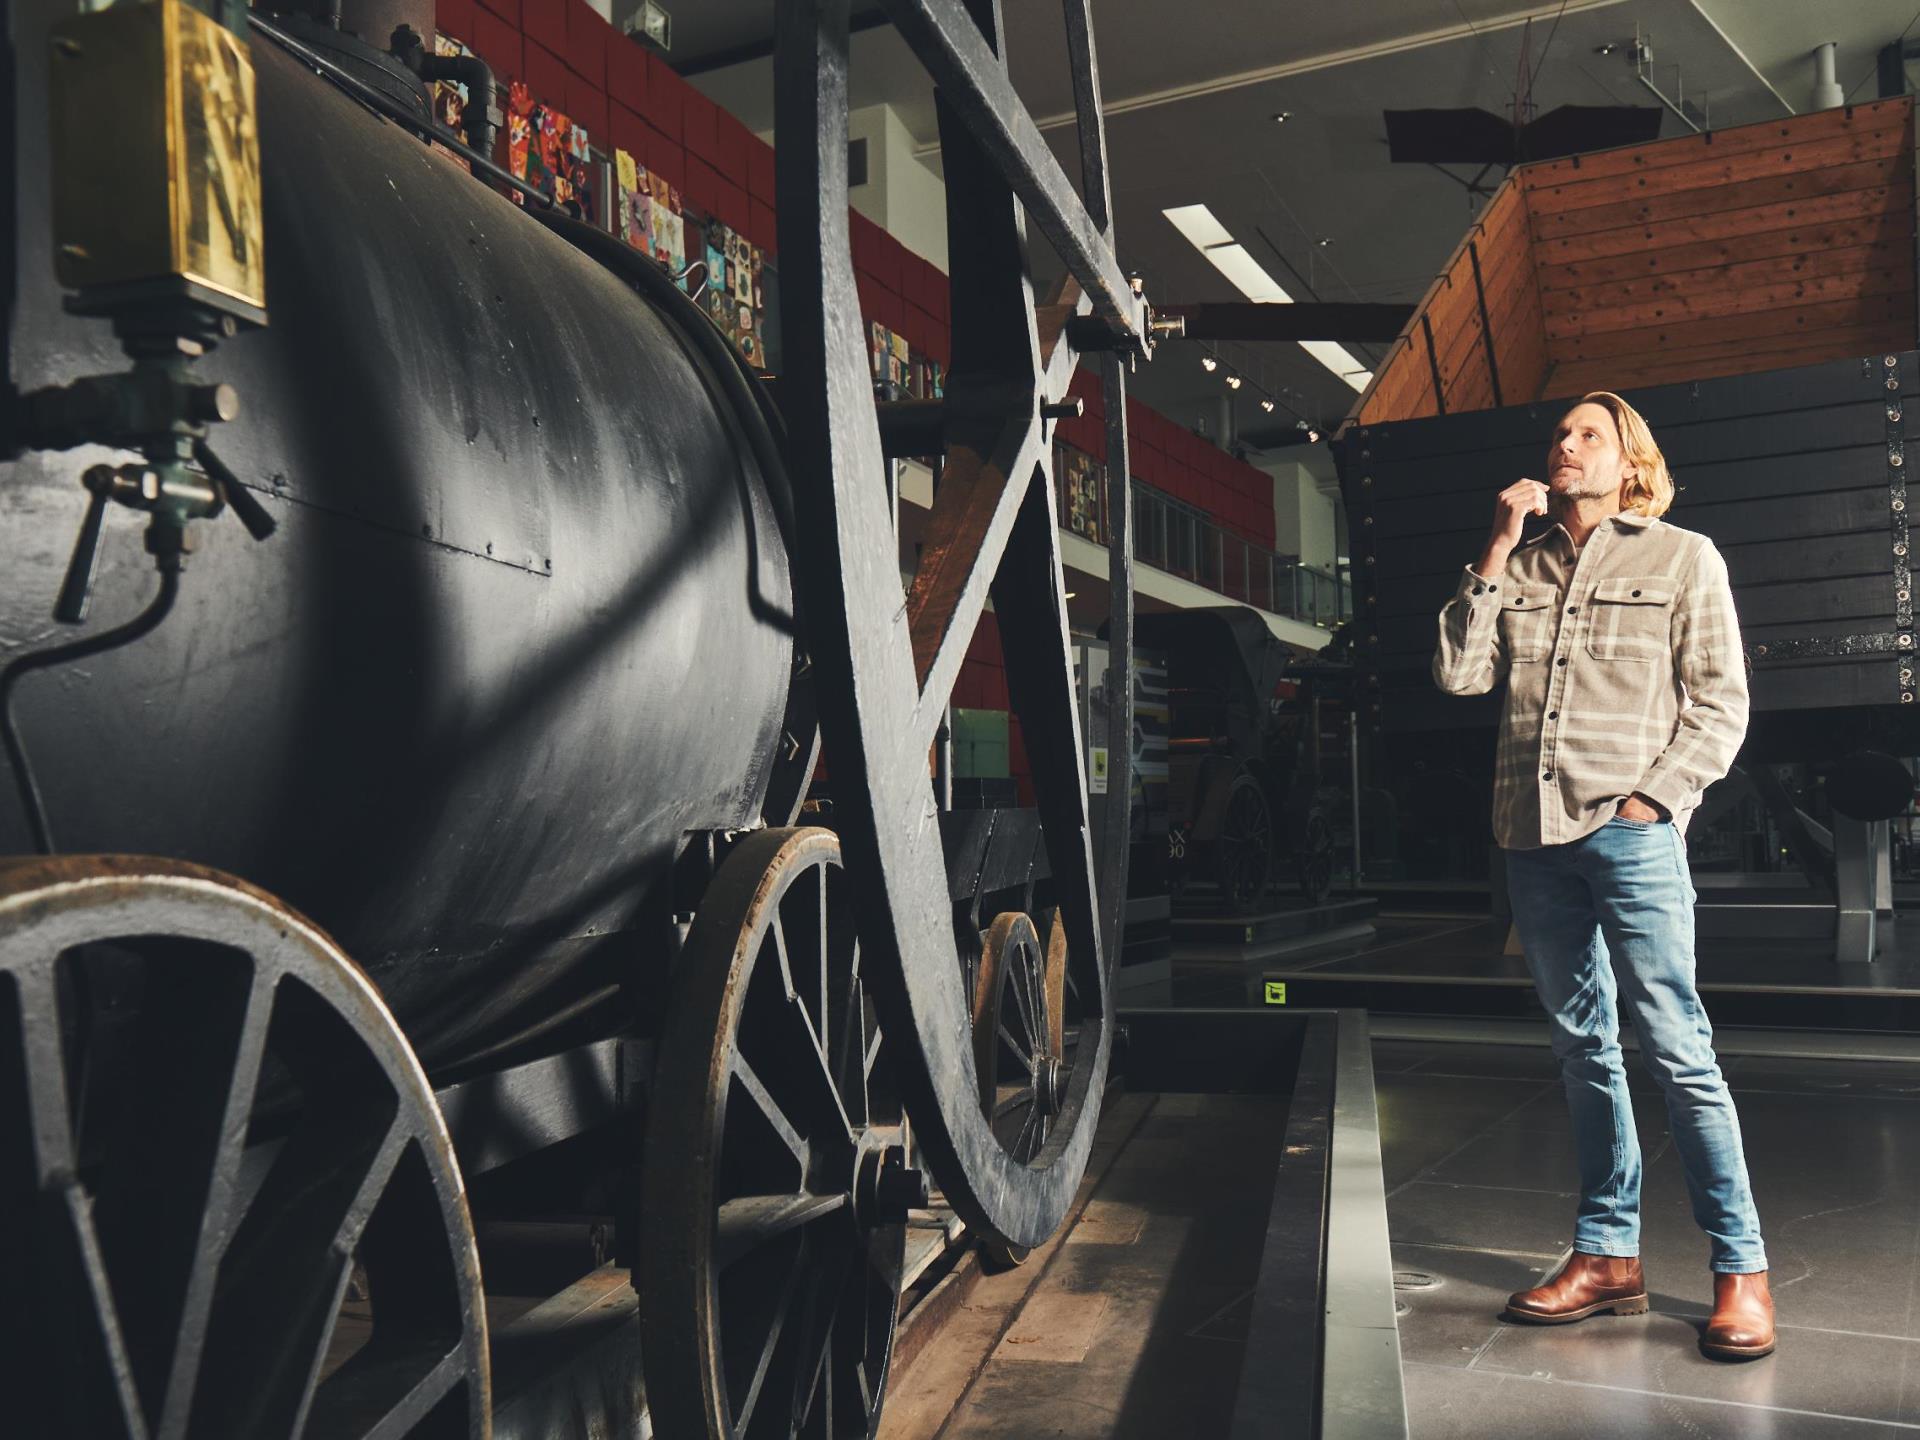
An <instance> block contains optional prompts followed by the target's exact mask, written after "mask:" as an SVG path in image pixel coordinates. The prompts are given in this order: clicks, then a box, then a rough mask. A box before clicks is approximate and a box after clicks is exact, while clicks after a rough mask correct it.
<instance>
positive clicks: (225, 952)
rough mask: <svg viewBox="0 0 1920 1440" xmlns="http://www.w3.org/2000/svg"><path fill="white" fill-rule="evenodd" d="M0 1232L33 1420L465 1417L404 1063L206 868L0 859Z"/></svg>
mask: <svg viewBox="0 0 1920 1440" xmlns="http://www.w3.org/2000/svg"><path fill="white" fill-rule="evenodd" d="M0 1246H5V1247H7V1250H6V1253H5V1255H4V1261H3V1262H0V1263H4V1265H5V1274H6V1276H7V1283H8V1285H9V1287H10V1292H11V1293H12V1294H13V1295H14V1297H15V1298H14V1300H13V1302H12V1303H10V1304H9V1305H8V1306H7V1307H6V1312H5V1318H4V1320H0V1387H3V1388H4V1391H5V1393H6V1394H7V1395H8V1397H9V1400H8V1404H9V1406H10V1408H13V1409H15V1410H16V1411H18V1412H19V1413H23V1414H29V1415H32V1414H38V1415H40V1416H42V1417H43V1418H44V1423H45V1427H46V1428H45V1429H43V1430H36V1431H35V1433H36V1434H47V1435H60V1436H82V1435H85V1436H89V1437H92V1436H124V1437H129V1440H131V1437H145V1436H154V1437H161V1436H165V1437H176V1436H177V1437H188V1440H191V1437H209V1440H211V1437H216V1436H217V1437H229V1436H242V1435H244V1436H247V1437H249V1440H265V1437H274V1436H289V1437H291V1436H309V1437H336V1436H338V1437H348V1436H351V1437H366V1436H375V1435H378V1436H381V1437H386V1436H401V1435H406V1436H417V1437H455V1436H465V1437H469V1440H472V1437H485V1436H486V1435H487V1434H488V1433H489V1429H490V1418H489V1399H490V1397H489V1392H488V1383H489V1382H488V1368H487V1335H486V1320H485V1312H484V1309H483V1306H482V1300H481V1292H480V1274H479V1258H478V1256H477V1254H476V1252H475V1249H474V1242H473V1229H472V1225H471V1222H470V1220H469V1217H468V1214H467V1207H466V1198H465V1193H464V1191H463V1189H462V1187H461V1182H460V1176H459V1171H458V1169H457V1167H456V1166H455V1163H454V1159H453V1153H452V1148H451V1145H450V1144H449V1142H448V1139H447V1132H446V1129H445V1126H444V1124H443V1123H442V1121H441V1118H440V1113H439V1110H438V1107H437V1106H436V1105H435V1103H434V1099H433V1093H432V1091H431V1090H430V1089H429V1087H428V1085H427V1081H426V1077H425V1076H424V1075H423V1074H422V1073H421V1070H420V1067H419V1064H418V1062H417V1061H416V1060H415V1058H414V1056H413V1052H412V1050H411V1048H410V1047H409V1046H408V1045H407V1043H406V1040H405V1038H404V1037H403V1036H402V1035H401V1033H400V1031H399V1029H398V1027H397V1026H396V1025H395V1024H394V1022H393V1018H392V1016H391V1015H389V1014H388V1012H387V1009H386V1007H385V1005H384V1004H383V1003H382V1002H381V1000H380V997H379V994H378V993H377V992H376V991H375V989H374V988H373V986H372V985H371V983H369V982H368V981H367V979H366V978H365V976H363V975H362V974H361V973H360V971H359V970H358V969H357V968H356V967H355V966H354V965H353V964H352V963H351V962H350V961H349V960H348V959H347V958H346V957H345V956H344V955H343V954H342V953H341V952H340V951H339V949H338V948H337V947H335V946H334V944H333V943H332V942H331V941H330V940H329V939H328V938H327V937H326V936H325V935H323V934H322V933H321V932H320V931H318V930H316V929H315V928H314V927H313V926H312V925H310V924H309V923H308V922H307V921H305V920H303V919H302V918H301V917H300V916H298V915H296V914H295V913H294V912H293V911H291V910H289V909H287V908H286V907H285V906H283V905H281V904H279V903H278V902H277V901H275V900H274V899H273V898H272V897H271V896H268V895H266V894H264V893H263V892H260V891H257V890H254V889H252V888H251V887H249V886H246V885H244V884H242V883H241V882H239V881H236V880H233V879H232V878H230V877H228V876H224V875H221V874H219V873H217V872H214V871H211V870H205V869H202V868H200V867H197V866H191V865H185V864H179V863H176V862H169V861H165V860H147V859H141V858H135V857H98V856H80V857H61V858H57V859H52V860H44V861H41V860H35V861H22V862H18V863H15V864H12V865H9V866H6V867H3V868H0ZM350 1282H352V1293H351V1294H350V1293H349V1287H350Z"/></svg>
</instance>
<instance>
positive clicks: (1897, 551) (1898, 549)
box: [1893, 540, 1907, 555]
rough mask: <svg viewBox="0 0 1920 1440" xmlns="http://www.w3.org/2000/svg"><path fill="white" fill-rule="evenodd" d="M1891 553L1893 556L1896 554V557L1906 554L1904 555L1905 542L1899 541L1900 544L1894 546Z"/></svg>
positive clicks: (1905, 551) (1905, 550)
mask: <svg viewBox="0 0 1920 1440" xmlns="http://www.w3.org/2000/svg"><path fill="white" fill-rule="evenodd" d="M1893 553H1894V554H1896V555H1904V554H1906V553H1907V542H1906V541H1904V540H1902V541H1901V542H1900V543H1899V544H1898V545H1896V546H1894V547H1893Z"/></svg>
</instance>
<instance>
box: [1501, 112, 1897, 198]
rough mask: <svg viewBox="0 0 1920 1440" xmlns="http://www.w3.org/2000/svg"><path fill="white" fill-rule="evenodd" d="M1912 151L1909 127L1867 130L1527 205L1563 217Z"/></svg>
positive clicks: (1591, 183) (1663, 170)
mask: <svg viewBox="0 0 1920 1440" xmlns="http://www.w3.org/2000/svg"><path fill="white" fill-rule="evenodd" d="M1912 148H1913V141H1912V138H1911V137H1910V136H1909V134H1908V133H1907V130H1906V128H1905V127H1904V126H1888V127H1885V128H1883V129H1878V130H1865V131H1861V132H1859V133H1857V134H1853V135H1841V136H1836V137H1835V138H1833V139H1831V140H1818V141H1813V142H1811V143H1808V142H1802V141H1794V140H1789V141H1785V142H1783V143H1781V144H1780V145H1778V146H1775V147H1773V148H1771V149H1766V150H1748V151H1745V152H1744V153H1738V154H1716V155H1714V156H1713V157H1712V158H1711V159H1706V160H1697V161H1694V162H1693V163H1691V164H1688V165H1666V166H1662V167H1660V168H1659V169H1657V170H1643V171H1641V172H1639V173H1638V174H1632V175H1606V176H1600V177H1598V178H1595V179H1582V180H1575V181H1571V182H1569V183H1567V184H1564V185H1545V186H1536V187H1530V188H1529V189H1528V191H1527V203H1528V204H1529V205H1530V206H1532V207H1533V213H1534V214H1535V215H1536V216H1546V215H1558V214H1562V213H1564V212H1566V211H1569V210H1582V209H1586V208H1589V207H1591V206H1595V205H1619V204H1624V203H1627V202H1629V201H1637V200H1644V199H1647V198H1649V197H1652V196H1656V195H1674V194H1679V193H1682V192H1685V191H1689V190H1708V189H1721V188H1724V187H1725V186H1728V185H1743V184H1746V183H1747V182H1749V181H1752V180H1767V179H1772V178H1775V177H1777V176H1781V175H1797V174H1800V173H1802V172H1803V171H1808V170H1828V169H1832V168H1833V167H1835V166H1839V165H1859V164H1862V163H1865V162H1867V161H1872V160H1884V159H1888V158H1889V157H1892V156H1895V155H1900V154H1903V153H1905V152H1906V151H1908V150H1911V149H1912Z"/></svg>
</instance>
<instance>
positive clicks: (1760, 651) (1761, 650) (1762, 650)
mask: <svg viewBox="0 0 1920 1440" xmlns="http://www.w3.org/2000/svg"><path fill="white" fill-rule="evenodd" d="M1753 653H1754V654H1756V655H1764V654H1766V653H1767V647H1766V646H1764V645H1756V646H1754V647H1753Z"/></svg>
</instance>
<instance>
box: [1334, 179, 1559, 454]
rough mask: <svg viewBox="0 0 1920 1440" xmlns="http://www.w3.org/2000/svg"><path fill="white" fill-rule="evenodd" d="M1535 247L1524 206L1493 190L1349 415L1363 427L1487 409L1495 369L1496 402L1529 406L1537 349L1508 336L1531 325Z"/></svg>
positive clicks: (1535, 313)
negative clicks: (1437, 382) (1436, 383)
mask: <svg viewBox="0 0 1920 1440" xmlns="http://www.w3.org/2000/svg"><path fill="white" fill-rule="evenodd" d="M1533 248H1534V247H1533V236H1532V233H1531V231H1530V230H1529V228H1528V224H1527V211H1526V202H1525V199H1524V197H1523V195H1522V194H1521V191H1520V187H1519V186H1518V184H1516V183H1515V182H1514V181H1512V180H1511V179H1509V180H1508V181H1507V182H1506V183H1505V184H1503V185H1502V186H1501V187H1500V188H1499V189H1498V190H1497V191H1495V192H1494V195H1493V198H1492V199H1491V200H1489V201H1488V202H1487V207H1486V209H1485V210H1484V211H1482V212H1481V215H1480V218H1479V219H1478V220H1477V221H1475V222H1474V224H1473V226H1472V228H1471V229H1469V230H1468V232H1467V234H1466V237H1465V238H1464V239H1462V240H1461V242H1460V244H1459V245H1458V246H1457V247H1456V248H1455V249H1454V252H1453V254H1452V255H1450V256H1449V257H1448V258H1447V263H1446V265H1445V266H1443V267H1442V268H1441V271H1440V273H1439V275H1438V276H1437V277H1436V278H1435V280H1434V282H1433V284H1432V285H1431V286H1430V287H1429V288H1428V290H1427V293H1426V295H1425V296H1424V297H1423V298H1422V299H1421V301H1420V304H1419V305H1418V306H1417V307H1415V310H1414V315H1413V319H1412V320H1411V321H1410V322H1409V323H1408V325H1407V327H1406V328H1405V329H1404V330H1402V331H1401V333H1400V335H1399V337H1398V338H1397V339H1396V340H1395V341H1394V342H1393V345H1392V347H1391V349H1390V350H1389V352H1388V356H1387V359H1386V360H1385V361H1383V362H1382V363H1381V365H1380V366H1379V368H1378V369H1377V370H1376V371H1375V372H1374V378H1373V383H1372V384H1370V385H1369V386H1368V387H1367V389H1366V390H1365V391H1364V392H1363V393H1362V394H1361V396H1360V398H1359V400H1358V401H1356V402H1355V405H1354V409H1353V411H1352V414H1353V415H1354V416H1355V417H1357V418H1361V419H1364V420H1366V421H1369V422H1373V421H1385V420H1398V419H1405V418H1407V417H1409V416H1414V415H1434V414H1438V413H1440V410H1441V408H1442V404H1441V401H1442V399H1444V408H1445V409H1447V410H1449V411H1455V410H1483V409H1487V408H1489V407H1491V406H1492V405H1493V404H1494V403H1495V401H1494V385H1493V369H1494V368H1497V369H1498V370H1499V373H1500V396H1501V398H1502V399H1503V400H1504V401H1505V402H1506V403H1507V404H1514V403H1516V402H1520V401H1525V400H1528V399H1531V398H1532V397H1533V395H1534V394H1535V393H1536V392H1537V390H1538V389H1539V386H1540V382H1541V378H1542V373H1541V372H1542V369H1543V366H1544V363H1545V351H1544V347H1543V346H1541V345H1538V344H1532V343H1530V340H1531V337H1529V336H1525V335H1520V334H1517V333H1515V331H1516V329H1517V328H1518V327H1520V326H1523V325H1527V324H1531V325H1533V326H1536V327H1537V326H1538V324H1539V301H1538V296H1537V294H1535V293H1534V292H1535V290H1536V282H1535V280H1534V275H1533V269H1534V264H1533ZM1476 259H1477V260H1478V262H1479V269H1480V288H1478V289H1476V287H1475V284H1474V263H1475V260H1476ZM1482 293H1484V295H1485V305H1486V308H1485V312H1484V313H1485V321H1484V322H1483V320H1482V310H1481V295H1482ZM1529 297H1531V304H1529ZM1489 327H1490V330H1489ZM1429 333H1431V335H1432V350H1431V353H1429V350H1428V335H1429ZM1489 357H1491V360H1492V367H1491V368H1490V366H1489V364H1488V361H1489ZM1436 367H1437V368H1438V370H1439V376H1440V388H1439V391H1438V392H1437V393H1436V391H1435V388H1434V371H1435V369H1436Z"/></svg>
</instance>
